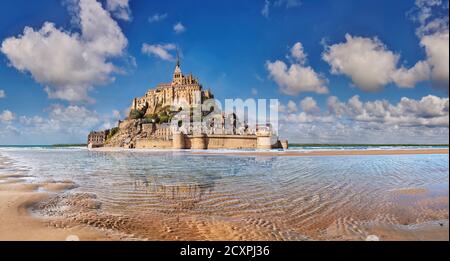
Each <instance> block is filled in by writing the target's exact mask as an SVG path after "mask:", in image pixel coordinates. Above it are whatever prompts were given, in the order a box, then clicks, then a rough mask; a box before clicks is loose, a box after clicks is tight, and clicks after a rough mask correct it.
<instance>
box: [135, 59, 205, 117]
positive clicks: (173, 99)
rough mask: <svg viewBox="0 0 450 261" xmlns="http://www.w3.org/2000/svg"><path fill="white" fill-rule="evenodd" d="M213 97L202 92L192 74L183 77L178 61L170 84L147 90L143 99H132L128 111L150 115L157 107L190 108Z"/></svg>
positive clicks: (200, 86)
mask: <svg viewBox="0 0 450 261" xmlns="http://www.w3.org/2000/svg"><path fill="white" fill-rule="evenodd" d="M213 97H214V96H213V95H212V93H211V92H210V91H209V90H203V87H202V85H201V84H200V83H199V81H198V80H197V79H196V78H195V77H194V76H193V75H192V74H189V75H183V73H182V72H181V66H180V60H179V59H178V61H177V64H176V67H175V71H174V73H173V76H172V82H170V83H161V84H158V85H157V86H156V88H154V89H150V90H148V91H147V93H146V94H145V95H144V96H143V97H140V98H135V99H133V103H132V105H131V108H130V109H131V110H138V111H141V112H143V113H144V114H145V115H151V114H153V113H154V112H155V110H156V108H157V107H158V106H159V107H165V106H171V105H175V104H179V103H180V102H184V103H185V104H187V105H189V106H192V105H195V104H201V102H203V101H204V100H207V99H211V98H213Z"/></svg>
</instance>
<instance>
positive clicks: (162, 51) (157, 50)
mask: <svg viewBox="0 0 450 261" xmlns="http://www.w3.org/2000/svg"><path fill="white" fill-rule="evenodd" d="M176 49H177V47H176V45H175V44H171V43H169V44H153V45H152V44H147V43H144V44H143V45H142V53H144V54H147V55H154V56H156V57H158V58H160V59H162V60H165V61H173V60H174V59H175V58H174V56H173V55H172V54H171V53H170V51H174V50H176Z"/></svg>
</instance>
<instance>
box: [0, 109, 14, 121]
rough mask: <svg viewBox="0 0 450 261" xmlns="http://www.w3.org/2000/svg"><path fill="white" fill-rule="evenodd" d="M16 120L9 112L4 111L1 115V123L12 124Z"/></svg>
mask: <svg viewBox="0 0 450 261" xmlns="http://www.w3.org/2000/svg"><path fill="white" fill-rule="evenodd" d="M12 120H14V114H13V113H12V112H11V111H9V110H4V111H3V112H2V113H0V121H1V122H10V121H12Z"/></svg>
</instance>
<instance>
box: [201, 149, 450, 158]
mask: <svg viewBox="0 0 450 261" xmlns="http://www.w3.org/2000/svg"><path fill="white" fill-rule="evenodd" d="M448 151H449V149H392V150H387V149H379V150H310V151H245V152H236V151H230V152H225V151H222V152H214V151H208V152H206V151H205V152H202V151H195V152H192V153H193V154H197V155H211V154H212V155H237V156H269V157H270V156H285V157H302V156H303V157H310V156H367V155H374V156H376V155H421V154H448Z"/></svg>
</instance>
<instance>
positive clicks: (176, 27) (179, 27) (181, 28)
mask: <svg viewBox="0 0 450 261" xmlns="http://www.w3.org/2000/svg"><path fill="white" fill-rule="evenodd" d="M173 31H174V32H175V33H177V34H180V33H182V32H184V31H186V27H185V26H184V25H183V24H182V23H181V22H178V23H176V24H175V25H174V26H173Z"/></svg>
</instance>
